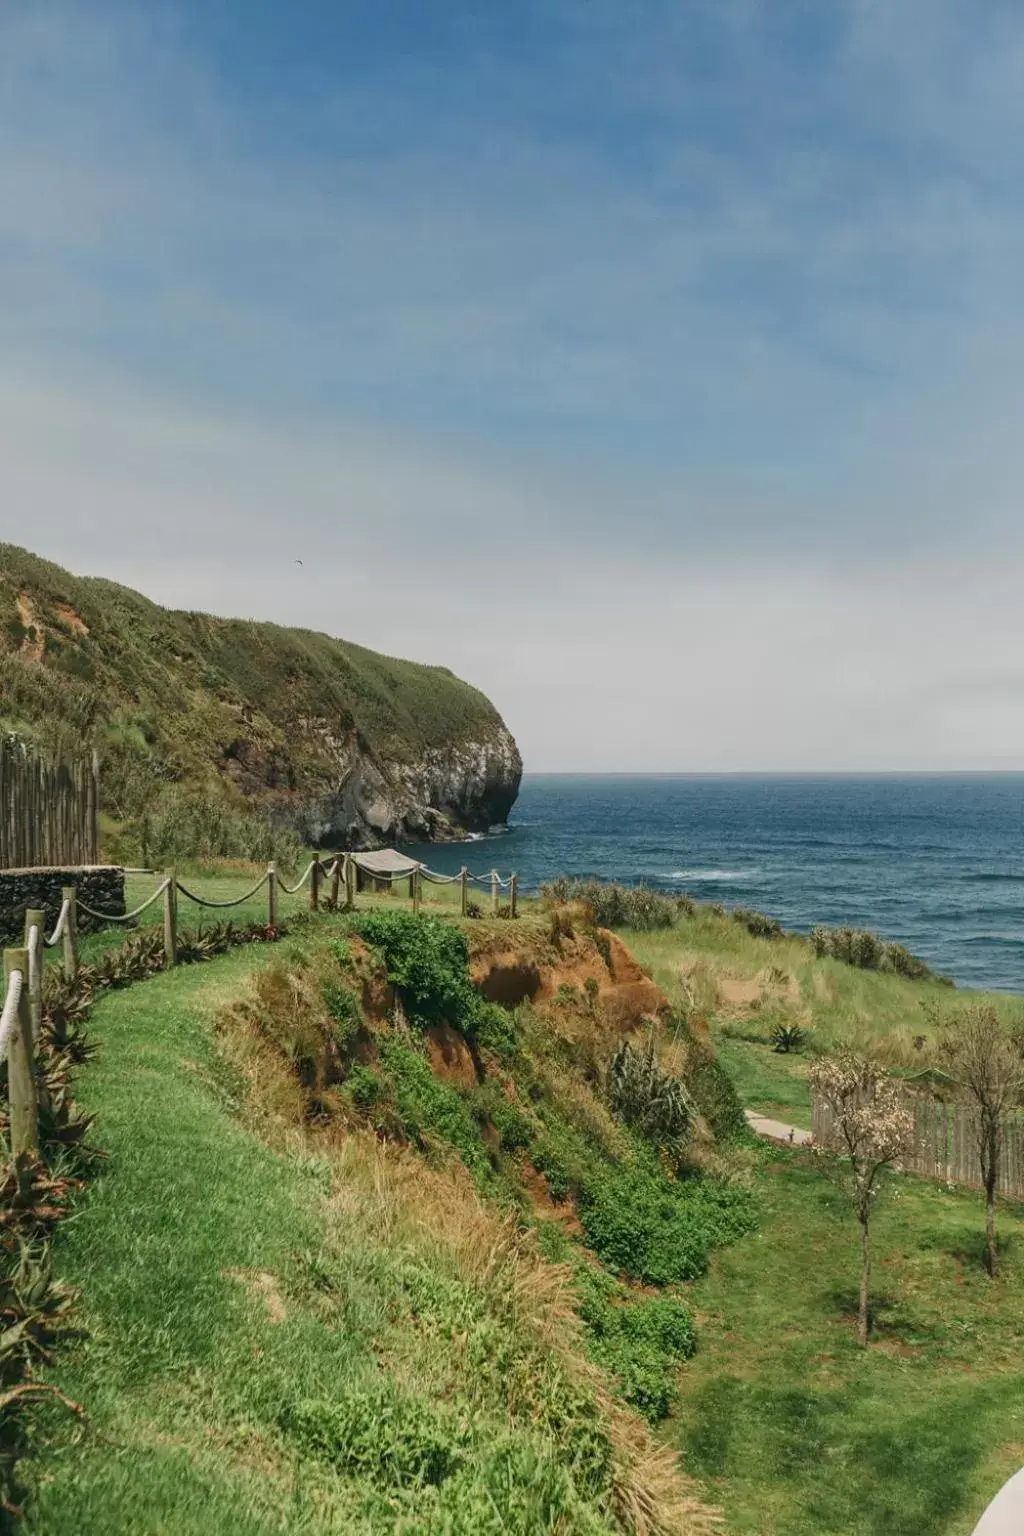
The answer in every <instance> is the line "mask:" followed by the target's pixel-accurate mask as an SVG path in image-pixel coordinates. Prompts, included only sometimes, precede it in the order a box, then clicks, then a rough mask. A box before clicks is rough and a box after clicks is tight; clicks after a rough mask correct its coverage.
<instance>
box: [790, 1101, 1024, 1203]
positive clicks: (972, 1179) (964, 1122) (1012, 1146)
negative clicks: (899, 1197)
mask: <svg viewBox="0 0 1024 1536" xmlns="http://www.w3.org/2000/svg"><path fill="white" fill-rule="evenodd" d="M903 1106H904V1108H905V1109H909V1110H910V1112H911V1114H912V1115H913V1117H914V1141H913V1146H912V1148H911V1150H910V1151H909V1152H908V1153H907V1154H906V1156H905V1157H904V1158H903V1160H902V1162H903V1167H904V1168H905V1169H906V1170H907V1172H908V1173H920V1174H923V1175H924V1177H925V1178H932V1179H942V1180H944V1181H945V1182H946V1183H947V1184H965V1185H967V1186H968V1188H970V1189H981V1187H982V1183H981V1169H980V1162H979V1157H978V1116H977V1113H976V1111H975V1110H974V1109H973V1108H972V1106H971V1105H970V1104H966V1103H964V1102H963V1101H962V1100H957V1099H955V1098H937V1097H934V1096H932V1095H929V1094H922V1093H910V1092H904V1095H903ZM811 1114H812V1124H813V1128H814V1140H815V1143H816V1144H817V1145H818V1146H819V1147H833V1148H837V1147H838V1145H839V1143H838V1140H837V1138H836V1136H835V1124H834V1118H833V1115H832V1112H831V1110H830V1109H829V1107H828V1105H827V1104H826V1103H825V1102H824V1100H823V1099H821V1098H819V1097H818V1095H817V1094H812V1097H811ZM996 1188H997V1191H998V1193H999V1194H1001V1195H1007V1196H1009V1197H1010V1198H1011V1199H1015V1200H1020V1199H1024V1115H1022V1114H1020V1113H1018V1114H1014V1115H1011V1116H1008V1117H1007V1119H1006V1120H1005V1121H1004V1122H1003V1144H1002V1150H1001V1154H1000V1159H999V1177H998V1181H997V1185H996Z"/></svg>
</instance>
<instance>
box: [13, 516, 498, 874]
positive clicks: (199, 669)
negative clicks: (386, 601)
mask: <svg viewBox="0 0 1024 1536" xmlns="http://www.w3.org/2000/svg"><path fill="white" fill-rule="evenodd" d="M0 729H8V730H14V731H16V732H18V733H20V734H23V735H26V736H28V737H30V738H33V739H35V740H37V741H39V742H41V743H42V744H44V745H46V746H49V747H58V746H70V747H79V746H80V745H82V744H83V743H89V744H92V745H97V746H99V747H100V749H101V751H102V754H103V758H104V784H105V794H106V796H107V800H108V803H107V809H108V811H109V812H110V813H111V814H112V816H113V817H114V819H115V820H116V821H119V822H121V821H126V820H131V819H133V818H136V817H138V816H139V815H140V814H141V813H142V811H143V810H144V809H146V808H147V807H148V805H149V804H150V801H151V799H152V794H153V792H154V791H156V790H158V789H159V786H160V785H161V784H162V783H165V782H172V781H173V782H175V783H178V784H184V785H185V786H187V788H188V789H190V790H198V791H203V792H206V793H209V792H210V791H211V790H212V791H213V792H214V794H215V795H216V796H219V797H220V798H222V799H223V798H227V799H229V800H232V799H233V800H234V801H236V802H238V803H241V802H242V798H243V797H249V798H255V799H256V800H257V801H259V802H262V803H265V804H267V805H269V806H271V807H272V808H275V807H276V809H277V810H278V811H279V812H280V813H283V814H282V818H281V819H285V820H286V819H287V809H288V806H289V804H290V803H292V802H297V803H302V802H306V803H308V802H310V801H315V800H316V799H317V797H318V796H323V795H330V794H332V793H334V792H336V791H337V788H338V785H339V782H340V780H341V779H343V778H344V777H345V775H346V774H347V773H348V772H349V771H350V770H351V768H352V764H353V762H354V761H356V760H358V759H360V758H362V759H369V760H370V761H372V762H373V763H374V764H375V765H376V766H377V767H379V768H381V769H382V770H383V772H384V774H385V777H387V775H388V773H389V772H392V771H393V770H394V769H395V768H396V767H401V766H405V765H408V766H413V765H415V764H417V763H418V762H420V761H421V760H422V759H423V757H424V754H426V753H429V752H430V751H431V750H432V749H442V750H444V749H450V748H453V747H457V746H458V745H459V744H460V743H463V742H468V741H472V742H488V741H491V740H493V739H494V738H495V737H497V736H499V735H501V734H502V731H503V728H502V723H501V719H500V717H499V715H498V714H497V712H496V710H495V709H494V707H493V706H492V705H491V703H490V702H489V701H488V700H487V699H486V698H485V697H484V695H483V694H482V693H480V692H478V691H477V690H476V689H475V688H472V687H470V686H469V685H468V684H466V683H463V682H461V681H460V680H459V679H458V678H456V677H455V676H454V675H453V674H452V673H451V672H450V671H448V670H447V669H446V668H444V667H429V666H422V665H419V664H417V663H414V662H410V661H400V660H396V659H394V658H392V657H388V656H382V655H378V654H377V653H376V652H374V651H370V650H366V649H364V648H363V647H362V646H358V645H353V644H350V643H348V642H346V641H343V640H335V639H332V638H330V637H329V636H328V635H325V634H317V633H314V632H313V631H310V630H303V629H288V628H284V627H282V626H279V625H276V624H269V623H257V622H254V621H251V620H243V619H221V618H214V617H211V616H210V615H208V614H202V613H184V612H174V611H171V610H167V609H164V608H161V607H159V606H158V605H157V604H156V603H153V602H151V601H149V599H147V598H145V597H143V596H142V595H141V594H139V593H137V592H133V591H131V590H130V589H129V588H127V587H122V586H118V585H116V584H115V583H114V582H110V581H105V580H100V579H96V578H87V577H77V576H73V575H71V574H69V573H68V572H67V571H64V570H62V569H61V568H60V567H59V566H56V565H53V564H51V563H49V562H48V561H46V560H42V559H39V558H37V557H36V556H34V555H31V554H29V553H27V552H26V551H25V550H22V549H18V548H15V547H14V546H13V545H9V544H0ZM513 751H514V749H513ZM514 778H515V783H514V784H512V785H511V786H510V796H509V800H508V803H509V804H510V803H511V799H513V798H514V795H515V790H516V788H517V787H518V772H517V771H516V772H515V774H514ZM225 792H227V793H226V796H225ZM506 808H507V807H506ZM237 851H238V852H239V854H244V853H245V851H246V850H245V849H244V848H241V847H240V848H239V849H238V850H237Z"/></svg>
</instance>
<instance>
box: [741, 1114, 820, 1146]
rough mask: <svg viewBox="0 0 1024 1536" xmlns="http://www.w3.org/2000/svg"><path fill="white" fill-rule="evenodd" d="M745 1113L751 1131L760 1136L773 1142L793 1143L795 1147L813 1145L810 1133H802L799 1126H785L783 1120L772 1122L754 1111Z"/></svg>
mask: <svg viewBox="0 0 1024 1536" xmlns="http://www.w3.org/2000/svg"><path fill="white" fill-rule="evenodd" d="M743 1113H744V1114H745V1115H746V1117H747V1124H748V1125H749V1126H750V1129H751V1130H752V1131H753V1132H754V1133H755V1134H756V1135H758V1136H767V1137H768V1138H769V1139H770V1140H771V1141H785V1142H792V1144H793V1146H794V1147H808V1146H810V1144H811V1140H812V1137H811V1133H810V1131H802V1130H801V1129H800V1127H799V1126H798V1125H785V1124H784V1123H783V1121H781V1120H770V1119H769V1118H768V1116H767V1115H756V1114H755V1113H754V1111H753V1110H752V1109H745V1110H744V1111H743Z"/></svg>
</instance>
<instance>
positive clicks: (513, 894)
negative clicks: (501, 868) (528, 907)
mask: <svg viewBox="0 0 1024 1536" xmlns="http://www.w3.org/2000/svg"><path fill="white" fill-rule="evenodd" d="M518 906H519V876H518V875H517V874H515V873H513V874H511V875H509V877H508V915H509V917H518V916H519V912H518Z"/></svg>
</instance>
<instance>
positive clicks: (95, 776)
mask: <svg viewBox="0 0 1024 1536" xmlns="http://www.w3.org/2000/svg"><path fill="white" fill-rule="evenodd" d="M99 809H100V793H99V760H98V758H97V755H96V753H93V755H92V760H91V761H87V760H86V759H84V758H57V759H54V760H50V759H48V758H46V757H44V756H43V755H42V754H41V753H39V752H38V751H36V749H35V748H34V747H31V746H29V745H28V744H27V743H26V742H23V741H19V740H18V738H17V737H15V736H0V869H41V868H47V867H49V868H53V867H59V866H63V867H68V868H70V867H75V866H79V865H83V864H97V863H98V862H99V856H100V846H99V844H100V839H99V819H100V818H99Z"/></svg>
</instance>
